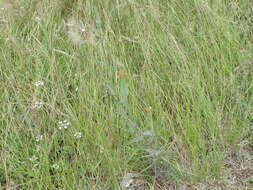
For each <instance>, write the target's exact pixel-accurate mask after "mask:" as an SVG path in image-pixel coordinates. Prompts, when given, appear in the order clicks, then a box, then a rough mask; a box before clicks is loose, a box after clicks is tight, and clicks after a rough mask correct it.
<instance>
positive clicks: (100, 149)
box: [99, 145, 105, 153]
mask: <svg viewBox="0 0 253 190" xmlns="http://www.w3.org/2000/svg"><path fill="white" fill-rule="evenodd" d="M99 151H100V153H104V152H105V148H104V147H103V146H102V145H100V146H99Z"/></svg>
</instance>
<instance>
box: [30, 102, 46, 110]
mask: <svg viewBox="0 0 253 190" xmlns="http://www.w3.org/2000/svg"><path fill="white" fill-rule="evenodd" d="M44 104H45V103H44V102H42V101H36V102H35V103H34V105H33V106H32V108H33V109H40V108H41V107H42V106H43V105H44Z"/></svg>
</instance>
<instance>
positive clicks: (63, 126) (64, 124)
mask: <svg viewBox="0 0 253 190" xmlns="http://www.w3.org/2000/svg"><path fill="white" fill-rule="evenodd" d="M58 123H59V125H60V126H59V128H58V129H59V130H62V129H67V128H68V126H69V125H70V123H69V121H68V120H63V121H59V122H58Z"/></svg>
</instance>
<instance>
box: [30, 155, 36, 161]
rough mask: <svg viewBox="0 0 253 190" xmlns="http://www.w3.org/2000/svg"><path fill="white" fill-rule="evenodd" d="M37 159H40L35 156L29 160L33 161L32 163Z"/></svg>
mask: <svg viewBox="0 0 253 190" xmlns="http://www.w3.org/2000/svg"><path fill="white" fill-rule="evenodd" d="M37 159H38V158H37V157H36V156H35V155H33V156H32V157H31V158H29V160H30V161H32V162H33V161H35V160H37Z"/></svg>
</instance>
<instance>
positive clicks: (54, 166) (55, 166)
mask: <svg viewBox="0 0 253 190" xmlns="http://www.w3.org/2000/svg"><path fill="white" fill-rule="evenodd" d="M52 168H54V169H56V170H57V169H59V168H60V166H59V165H58V164H53V165H52Z"/></svg>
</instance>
